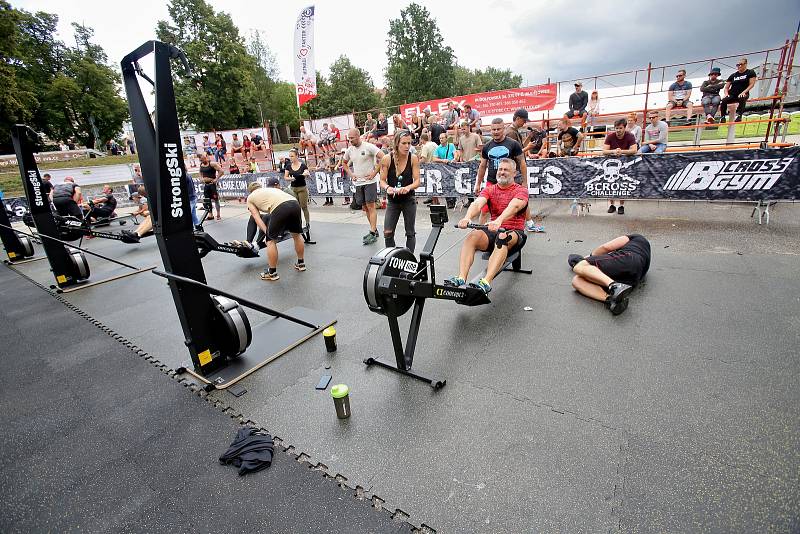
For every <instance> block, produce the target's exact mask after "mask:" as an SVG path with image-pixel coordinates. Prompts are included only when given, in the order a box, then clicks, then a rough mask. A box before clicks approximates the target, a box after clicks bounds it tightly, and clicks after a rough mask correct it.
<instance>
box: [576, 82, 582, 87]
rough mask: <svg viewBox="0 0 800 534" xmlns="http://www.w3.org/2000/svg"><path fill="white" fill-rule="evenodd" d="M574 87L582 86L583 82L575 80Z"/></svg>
mask: <svg viewBox="0 0 800 534" xmlns="http://www.w3.org/2000/svg"><path fill="white" fill-rule="evenodd" d="M575 87H583V82H575Z"/></svg>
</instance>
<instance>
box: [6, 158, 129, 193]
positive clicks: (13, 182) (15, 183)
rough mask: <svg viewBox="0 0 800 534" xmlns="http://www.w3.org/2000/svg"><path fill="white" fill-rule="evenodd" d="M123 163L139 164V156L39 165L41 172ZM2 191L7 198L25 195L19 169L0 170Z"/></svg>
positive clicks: (82, 159)
mask: <svg viewBox="0 0 800 534" xmlns="http://www.w3.org/2000/svg"><path fill="white" fill-rule="evenodd" d="M123 163H139V157H138V156H135V155H133V156H106V157H104V158H80V159H72V160H69V161H51V162H43V163H40V164H39V170H40V171H47V170H48V169H70V168H73V167H99V166H103V165H119V164H123ZM0 191H3V193H4V194H5V196H6V197H17V196H21V195H24V192H23V190H22V180H21V179H20V177H19V167H17V166H16V165H9V166H7V167H1V168H0Z"/></svg>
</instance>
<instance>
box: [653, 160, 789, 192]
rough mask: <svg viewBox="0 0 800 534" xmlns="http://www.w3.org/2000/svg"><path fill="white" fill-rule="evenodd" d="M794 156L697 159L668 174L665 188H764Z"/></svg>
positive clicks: (766, 187)
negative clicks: (725, 159)
mask: <svg viewBox="0 0 800 534" xmlns="http://www.w3.org/2000/svg"><path fill="white" fill-rule="evenodd" d="M792 161H794V158H775V159H749V160H732V161H699V162H697V163H690V164H689V165H687V166H686V167H684V168H683V169H682V170H680V171H678V172H676V173H675V174H673V175H672V176H670V177H669V179H668V180H667V183H666V184H664V190H665V191H703V190H706V189H708V190H711V191H719V190H724V191H745V190H753V189H761V190H767V189H770V188H772V186H773V185H775V182H777V181H778V179H779V178H780V177H781V175H782V174H783V171H785V170H786V169H787V168H788V167H789V165H790V164H791V163H792Z"/></svg>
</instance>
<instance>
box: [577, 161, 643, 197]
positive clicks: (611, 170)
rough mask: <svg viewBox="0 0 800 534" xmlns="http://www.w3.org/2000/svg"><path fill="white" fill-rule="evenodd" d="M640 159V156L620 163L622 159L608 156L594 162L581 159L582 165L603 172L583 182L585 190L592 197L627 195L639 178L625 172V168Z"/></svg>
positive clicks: (634, 187)
mask: <svg viewBox="0 0 800 534" xmlns="http://www.w3.org/2000/svg"><path fill="white" fill-rule="evenodd" d="M640 161H642V158H641V157H638V158H636V159H634V160H631V161H629V162H627V163H622V160H619V159H616V158H608V159H606V160H604V161H603V162H602V163H595V162H593V161H589V160H585V161H582V162H581V163H583V164H584V165H588V166H589V167H593V168H594V169H597V170H598V171H602V173H603V174H599V175H597V176H595V177H594V178H592V179H591V180H589V181H588V182H586V183H584V184H583V185H584V187H585V188H586V192H587V193H588V194H590V195H591V196H594V197H627V196H630V195H631V193H633V191H634V190H635V189H636V186H637V185H639V180H636V179H634V178H633V177H631V176H628V175H627V174H625V173H624V172H622V171H624V170H625V169H628V168H629V167H632V166H633V165H636V164H637V163H639V162H640Z"/></svg>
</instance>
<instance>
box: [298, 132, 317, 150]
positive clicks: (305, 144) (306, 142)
mask: <svg viewBox="0 0 800 534" xmlns="http://www.w3.org/2000/svg"><path fill="white" fill-rule="evenodd" d="M309 148H310V149H311V151H312V152H314V157H316V156H317V145H316V143H315V142H314V136H312V135H311V134H310V133H307V132H306V127H305V126H301V127H300V150H301V151H303V154H304V155H305V156H308V149H309Z"/></svg>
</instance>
